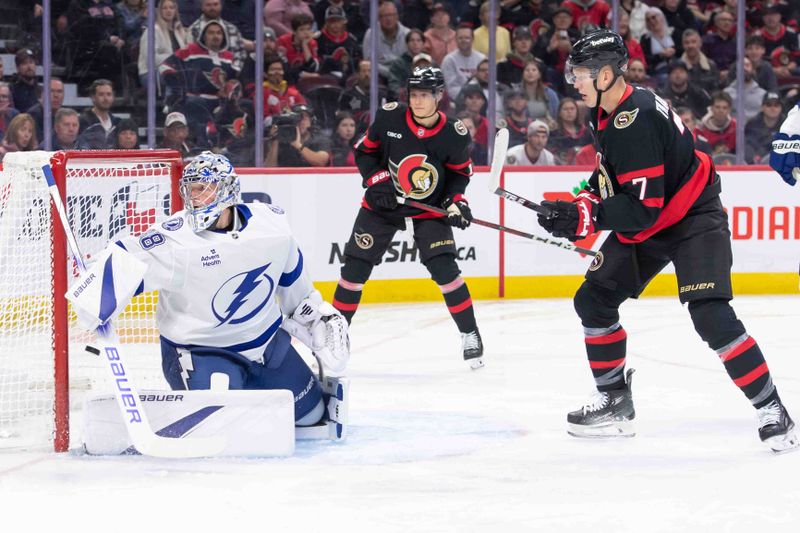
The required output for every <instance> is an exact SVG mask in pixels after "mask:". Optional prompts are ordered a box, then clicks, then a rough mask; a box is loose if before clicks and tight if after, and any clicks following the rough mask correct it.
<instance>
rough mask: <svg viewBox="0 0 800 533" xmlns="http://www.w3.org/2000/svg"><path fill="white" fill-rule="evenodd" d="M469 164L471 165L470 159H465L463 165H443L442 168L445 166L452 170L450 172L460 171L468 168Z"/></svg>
mask: <svg viewBox="0 0 800 533" xmlns="http://www.w3.org/2000/svg"><path fill="white" fill-rule="evenodd" d="M471 164H472V159H467V160H466V161H464V162H463V163H459V164H454V163H445V164H444V166H446V167H447V168H449V169H452V170H460V169H462V168H466V167H468V166H470V165H471Z"/></svg>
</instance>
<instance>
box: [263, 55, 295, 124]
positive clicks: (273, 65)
mask: <svg viewBox="0 0 800 533" xmlns="http://www.w3.org/2000/svg"><path fill="white" fill-rule="evenodd" d="M264 66H265V67H266V68H265V69H264V70H265V72H266V79H265V80H264V89H263V92H264V117H268V116H275V115H280V114H281V113H283V112H285V111H288V110H291V109H292V108H293V107H294V106H296V105H298V104H305V103H306V99H305V98H304V97H303V95H302V94H300V91H298V90H297V87H295V86H294V85H291V84H290V83H289V82H288V81H286V80H285V79H284V77H283V76H284V68H283V60H282V59H281V58H280V57H278V56H272V57H270V58H268V59H266V60H265V61H264ZM251 94H252V93H251Z"/></svg>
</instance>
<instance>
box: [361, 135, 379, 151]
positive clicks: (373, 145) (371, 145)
mask: <svg viewBox="0 0 800 533" xmlns="http://www.w3.org/2000/svg"><path fill="white" fill-rule="evenodd" d="M361 143H362V144H363V145H364V147H365V148H367V149H369V150H377V149H378V148H380V147H381V141H379V140H378V141H373V140H370V138H369V131H367V133H366V135H364V138H363V139H362V141H361Z"/></svg>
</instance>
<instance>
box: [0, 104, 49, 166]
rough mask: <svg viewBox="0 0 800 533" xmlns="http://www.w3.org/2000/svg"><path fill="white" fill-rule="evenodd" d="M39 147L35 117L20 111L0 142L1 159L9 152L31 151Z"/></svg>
mask: <svg viewBox="0 0 800 533" xmlns="http://www.w3.org/2000/svg"><path fill="white" fill-rule="evenodd" d="M38 147H39V141H37V140H36V124H34V123H33V118H31V116H30V115H29V114H27V113H20V114H19V115H17V116H15V117H14V118H12V119H11V122H9V124H8V129H6V134H5V137H3V140H2V142H0V161H2V160H3V158H4V157H5V156H6V154H7V153H8V152H30V151H32V150H36V149H37V148H38Z"/></svg>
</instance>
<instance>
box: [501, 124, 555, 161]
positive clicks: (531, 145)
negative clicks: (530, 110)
mask: <svg viewBox="0 0 800 533" xmlns="http://www.w3.org/2000/svg"><path fill="white" fill-rule="evenodd" d="M527 133H528V135H527V140H526V141H525V142H524V143H523V144H520V145H517V146H514V147H512V148H509V149H508V153H507V154H506V163H507V164H509V165H512V166H537V167H538V166H550V165H555V164H556V158H555V156H554V155H553V153H552V152H551V151H550V150H548V149H547V148H545V146H547V140H548V138H549V137H550V128H549V127H548V126H547V124H545V123H544V122H543V121H541V120H534V121H533V122H531V123H530V124H529V125H528V128H527Z"/></svg>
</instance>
